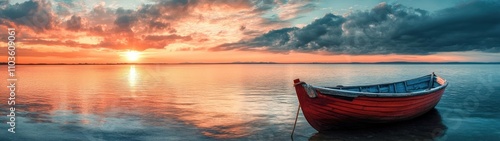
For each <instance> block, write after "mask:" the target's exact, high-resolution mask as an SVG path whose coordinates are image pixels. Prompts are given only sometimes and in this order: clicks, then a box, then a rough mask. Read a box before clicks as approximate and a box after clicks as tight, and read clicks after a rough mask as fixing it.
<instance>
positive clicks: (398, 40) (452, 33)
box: [212, 1, 500, 55]
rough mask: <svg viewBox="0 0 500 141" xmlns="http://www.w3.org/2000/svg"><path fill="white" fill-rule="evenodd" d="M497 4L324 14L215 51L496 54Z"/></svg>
mask: <svg viewBox="0 0 500 141" xmlns="http://www.w3.org/2000/svg"><path fill="white" fill-rule="evenodd" d="M499 9H500V2H496V1H472V2H467V3H462V4H460V5H457V6H455V7H451V8H446V9H443V10H440V11H437V12H434V13H430V12H428V11H425V10H422V9H414V8H409V7H405V6H403V5H388V4H386V3H381V4H379V5H377V6H375V7H374V8H372V9H371V10H370V11H357V12H353V13H350V14H349V15H347V16H338V15H334V14H327V15H325V16H324V17H322V18H320V19H317V20H315V21H313V22H312V23H311V24H309V25H307V26H305V27H303V28H283V29H278V30H273V31H270V32H268V33H266V34H263V35H261V36H260V37H256V38H254V39H252V40H247V41H240V42H237V43H228V44H222V45H220V46H217V47H214V48H212V50H214V51H218V50H233V49H238V50H256V49H258V50H262V49H263V48H264V49H266V50H267V51H271V52H280V53H288V52H290V51H298V52H318V51H322V52H329V53H332V54H352V55H361V54H433V53H437V52H455V51H483V52H500V17H499V15H500V10H499Z"/></svg>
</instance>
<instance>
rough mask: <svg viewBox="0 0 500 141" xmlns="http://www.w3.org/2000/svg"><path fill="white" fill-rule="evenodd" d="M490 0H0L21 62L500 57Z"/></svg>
mask: <svg viewBox="0 0 500 141" xmlns="http://www.w3.org/2000/svg"><path fill="white" fill-rule="evenodd" d="M499 9H500V2H499V1H496V0H490V1H488V0H483V1H477V0H474V1H456V0H439V1H436V0H418V1H417V0H389V1H379V0H373V1H365V0H352V1H345V0H320V1H317V0H206V1H204V0H130V1H125V0H124V1H121V0H33V1H26V0H10V1H6V0H0V29H2V30H1V33H0V38H1V41H0V42H1V44H3V45H2V46H1V49H2V50H3V51H2V52H4V53H2V54H0V58H5V61H1V60H0V62H6V61H7V59H6V58H7V55H8V54H7V51H6V50H7V41H8V40H7V36H8V34H7V28H15V29H16V47H17V48H16V51H17V56H16V57H17V60H16V61H17V63H121V62H137V63H183V62H198V63H226V62H281V63H299V62H386V61H418V62H455V61H457V62H500V10H499Z"/></svg>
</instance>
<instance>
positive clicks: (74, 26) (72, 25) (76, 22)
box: [66, 15, 82, 31]
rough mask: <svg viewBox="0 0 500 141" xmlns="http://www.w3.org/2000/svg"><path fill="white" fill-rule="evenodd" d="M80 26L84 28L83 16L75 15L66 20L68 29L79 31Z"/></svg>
mask: <svg viewBox="0 0 500 141" xmlns="http://www.w3.org/2000/svg"><path fill="white" fill-rule="evenodd" d="M80 28H82V17H80V16H75V15H73V16H71V19H69V20H68V21H66V29H68V30H73V31H78V30H80Z"/></svg>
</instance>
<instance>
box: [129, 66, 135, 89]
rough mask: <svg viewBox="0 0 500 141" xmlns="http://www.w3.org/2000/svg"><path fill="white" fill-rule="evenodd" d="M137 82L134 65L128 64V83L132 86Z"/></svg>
mask: <svg viewBox="0 0 500 141" xmlns="http://www.w3.org/2000/svg"><path fill="white" fill-rule="evenodd" d="M136 82H137V72H136V71H135V65H133V66H130V70H129V73H128V84H129V86H130V87H134V86H135V84H136Z"/></svg>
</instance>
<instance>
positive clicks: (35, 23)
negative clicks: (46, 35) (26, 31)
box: [0, 0, 56, 31]
mask: <svg viewBox="0 0 500 141" xmlns="http://www.w3.org/2000/svg"><path fill="white" fill-rule="evenodd" d="M51 8H52V7H51V3H50V2H48V1H46V0H40V1H26V2H23V3H20V4H19V3H16V4H14V5H7V6H6V7H5V8H2V9H0V24H4V25H7V26H12V25H10V24H8V21H12V22H14V23H15V24H19V25H25V26H28V27H30V28H32V29H33V30H35V31H43V30H47V29H51V28H53V26H54V24H55V23H56V21H55V20H56V18H55V17H53V14H52V10H51Z"/></svg>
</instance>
